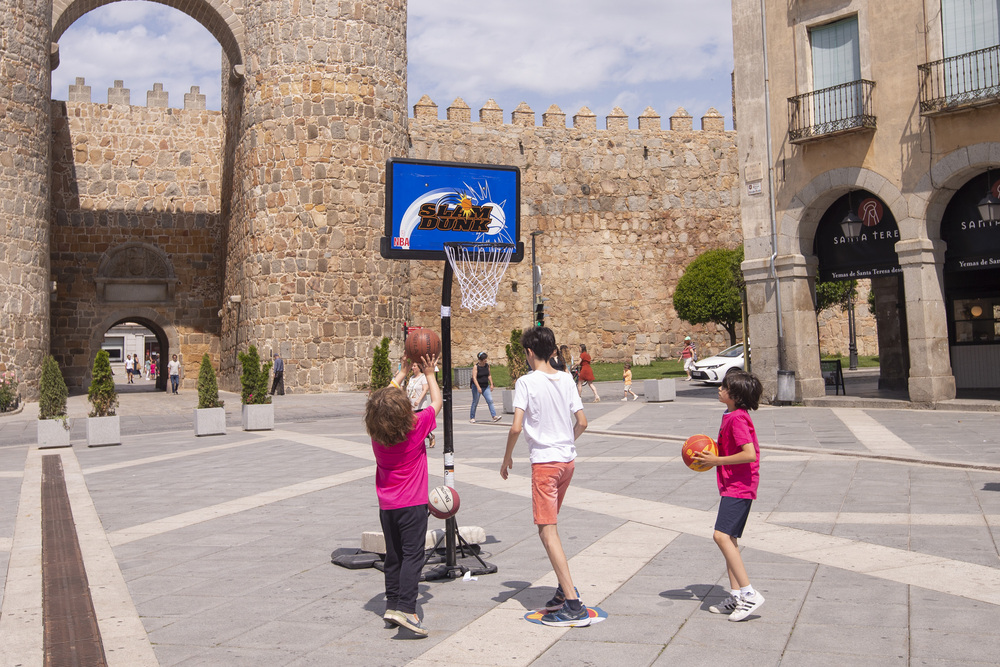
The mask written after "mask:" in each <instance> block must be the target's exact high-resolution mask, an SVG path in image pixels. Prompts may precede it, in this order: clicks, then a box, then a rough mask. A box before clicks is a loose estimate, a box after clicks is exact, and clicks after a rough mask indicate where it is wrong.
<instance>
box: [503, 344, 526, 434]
mask: <svg viewBox="0 0 1000 667" xmlns="http://www.w3.org/2000/svg"><path fill="white" fill-rule="evenodd" d="M527 372H528V360H527V359H525V357H524V348H523V347H521V330H520V329H514V330H513V331H511V332H510V342H509V343H507V374H508V376H509V377H510V379H509V380H508V381H507V388H506V389H504V390H502V391H501V392H500V396H501V397H502V399H503V411H504V414H508V415H512V414H514V386H515V385H516V384H517V379H518V378H519V377H521V376H522V375H524V374H525V373H527Z"/></svg>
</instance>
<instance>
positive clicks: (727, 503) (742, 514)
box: [715, 496, 753, 537]
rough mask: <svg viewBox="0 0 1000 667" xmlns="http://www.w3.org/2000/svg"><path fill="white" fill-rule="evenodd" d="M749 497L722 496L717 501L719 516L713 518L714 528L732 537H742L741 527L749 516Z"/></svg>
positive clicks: (744, 525) (742, 527) (745, 523)
mask: <svg viewBox="0 0 1000 667" xmlns="http://www.w3.org/2000/svg"><path fill="white" fill-rule="evenodd" d="M751 505H753V500H751V499H750V498H730V497H729V496H722V502H720V503H719V516H717V517H716V519H715V529H716V530H717V531H719V532H720V533H725V534H726V535H730V536H732V537H743V529H744V528H745V527H746V525H747V518H748V517H749V516H750V506H751Z"/></svg>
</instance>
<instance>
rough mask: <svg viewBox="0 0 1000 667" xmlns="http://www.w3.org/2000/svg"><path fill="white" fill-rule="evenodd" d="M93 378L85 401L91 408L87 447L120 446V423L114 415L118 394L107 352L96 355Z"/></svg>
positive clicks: (103, 351) (102, 351) (88, 421)
mask: <svg viewBox="0 0 1000 667" xmlns="http://www.w3.org/2000/svg"><path fill="white" fill-rule="evenodd" d="M93 376H94V377H93V379H92V380H91V381H90V389H89V390H88V391H87V400H88V401H90V405H91V406H92V408H91V410H90V418H89V419H88V420H87V446H88V447H103V446H105V445H120V444H121V442H122V436H121V423H120V421H119V418H118V415H117V414H115V410H116V409H117V408H118V392H116V391H115V378H114V376H113V375H112V374H111V360H110V358H109V357H108V351H107V350H101V351H100V352H98V353H97V357H96V358H95V359H94V372H93Z"/></svg>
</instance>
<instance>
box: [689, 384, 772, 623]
mask: <svg viewBox="0 0 1000 667" xmlns="http://www.w3.org/2000/svg"><path fill="white" fill-rule="evenodd" d="M763 391H764V389H763V387H762V386H761V384H760V380H758V379H757V378H756V377H755V376H754V375H751V374H750V373H747V372H746V371H742V370H731V371H729V373H727V374H726V377H725V378H723V380H722V385H721V386H720V387H719V402H720V403H724V404H725V405H726V412H725V414H723V415H722V426H720V427H719V438H718V443H717V444H718V447H719V453H718V455H715V454H712V453H709V452H704V451H702V452H697V453H696V454H695V458H697V459H699V460H700V461H703V462H704V463H707V464H709V465H711V466H715V467H716V469H715V474H716V479H717V481H718V484H719V494H720V495H721V496H722V500H721V501H720V502H719V514H718V517H717V518H716V520H715V534H714V538H715V543H716V544H717V545H718V546H719V549H720V550H721V551H722V555H723V557H724V558H725V559H726V570H727V572H728V573H729V586H730V595H729V597H727V598H726V599H725V600H723V601H722V602H720V603H718V604H715V605H712V606H711V607H709V608H708V610H709V611H710V612H712V613H713V614H729V620H730V621H742V620H744V619H746V618H747V616H749V615H750V614H751V613H752V612H754V611H756V610H757V609H758V608H760V606H761V605H762V604H764V596H763V595H761V593H760V591H756V590H754V588H753V586H751V585H750V577H749V576H748V575H747V570H746V567H744V565H743V557H742V556H740V548H739V545H738V544H737V539H738V538H740V537H743V529H744V527H745V526H746V523H747V518H748V517H749V516H750V506H751V505H752V504H753V501H754V499H755V498H756V497H757V484H758V482H759V480H760V444H759V443H758V442H757V432H756V431H755V430H754V426H753V420H751V419H750V412H749V411H750V410H756V409H757V407H758V405H759V404H760V395H761V394H762V393H763Z"/></svg>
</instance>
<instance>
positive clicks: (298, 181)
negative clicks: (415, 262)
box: [223, 0, 409, 391]
mask: <svg viewBox="0 0 1000 667" xmlns="http://www.w3.org/2000/svg"><path fill="white" fill-rule="evenodd" d="M244 16H245V26H246V43H245V48H246V56H247V57H246V68H245V80H244V81H243V83H242V94H238V93H237V94H235V95H234V96H233V97H234V98H235V99H232V100H231V103H232V104H233V105H234V106H236V105H240V104H241V106H239V107H238V108H236V109H235V110H234V111H232V112H233V113H237V114H239V116H240V120H239V123H238V127H239V130H238V131H239V133H240V136H239V137H237V138H236V150H235V156H234V183H233V193H234V194H233V200H232V209H231V211H232V213H231V218H230V225H229V238H228V255H229V256H228V259H227V266H226V279H225V285H226V287H225V289H226V291H225V294H224V295H223V299H224V301H226V302H227V306H226V309H227V310H226V313H225V314H224V315H223V348H224V350H223V373H224V375H226V376H227V378H226V379H227V381H228V382H229V384H231V385H232V384H234V383H235V380H236V378H237V377H238V375H239V367H238V364H237V362H236V353H237V352H238V351H242V350H245V349H246V348H247V346H248V345H250V344H255V345H257V347H258V348H259V349H260V351H261V354H262V356H263V355H265V354H268V353H273V352H279V353H281V356H282V357H283V358H284V359H285V360H286V361H285V363H286V368H285V378H286V383H288V384H290V385H291V387H293V389H298V390H301V391H331V390H337V389H343V388H354V387H356V386H357V385H359V384H362V383H364V382H367V377H368V372H369V367H370V365H371V351H372V347H373V346H374V345H375V344H377V342H378V341H379V340H380V339H381V337H382V336H393V335H394V334H395V333H396V332H397V331H398V328H399V325H400V324H401V323H402V321H403V319H405V318H406V316H407V314H408V310H409V285H408V275H409V273H408V267H407V266H406V264H407V262H389V261H386V260H383V259H381V258H380V256H379V252H378V239H379V237H381V235H382V230H383V226H384V206H385V195H384V191H385V187H384V186H385V161H386V159H387V158H389V157H401V156H404V155H406V141H407V132H406V123H407V114H406V102H407V98H406V2H405V0H388V1H385V0H383V1H382V2H371V1H353V0H339V1H338V0H332V1H331V0H302V2H299V3H292V4H290V3H288V2H286V1H285V0H259V1H255V2H252V3H247V5H246V14H245V15H244ZM234 295H239V299H238V300H235V299H233V298H232V297H233V296H234Z"/></svg>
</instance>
